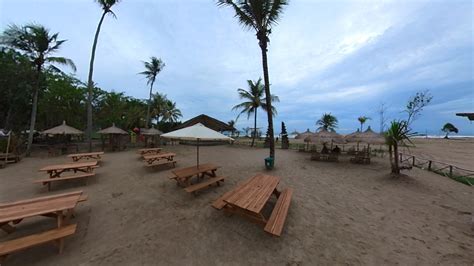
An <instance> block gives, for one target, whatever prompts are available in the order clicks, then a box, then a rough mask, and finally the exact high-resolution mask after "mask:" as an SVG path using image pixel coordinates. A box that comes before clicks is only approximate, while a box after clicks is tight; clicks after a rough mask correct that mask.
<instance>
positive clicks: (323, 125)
mask: <svg viewBox="0 0 474 266" xmlns="http://www.w3.org/2000/svg"><path fill="white" fill-rule="evenodd" d="M337 123H338V121H337V118H336V117H335V116H333V115H332V114H331V113H329V114H327V113H325V114H323V116H321V118H320V119H319V120H318V121H317V122H316V125H317V126H319V127H318V130H321V129H324V130H327V131H333V132H334V131H336V128H337Z"/></svg>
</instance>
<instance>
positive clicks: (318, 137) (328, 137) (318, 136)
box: [304, 129, 346, 149]
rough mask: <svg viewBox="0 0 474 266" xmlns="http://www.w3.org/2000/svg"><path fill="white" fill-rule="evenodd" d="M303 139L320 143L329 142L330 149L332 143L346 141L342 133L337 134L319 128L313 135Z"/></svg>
mask: <svg viewBox="0 0 474 266" xmlns="http://www.w3.org/2000/svg"><path fill="white" fill-rule="evenodd" d="M304 141H306V142H312V143H321V144H326V143H331V149H332V145H333V143H338V144H344V143H346V141H345V140H344V137H343V136H342V135H339V134H338V133H336V132H333V131H327V130H326V129H321V130H320V131H319V132H317V133H315V134H314V135H313V136H309V137H307V138H305V139H304Z"/></svg>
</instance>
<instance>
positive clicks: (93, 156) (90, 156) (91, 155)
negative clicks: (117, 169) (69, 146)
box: [67, 151, 104, 162]
mask: <svg viewBox="0 0 474 266" xmlns="http://www.w3.org/2000/svg"><path fill="white" fill-rule="evenodd" d="M101 155H104V152H103V151H99V152H88V153H77V154H69V155H68V156H67V157H69V158H72V160H73V161H74V162H77V161H80V160H82V159H85V160H100V159H101Z"/></svg>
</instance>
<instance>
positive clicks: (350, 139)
mask: <svg viewBox="0 0 474 266" xmlns="http://www.w3.org/2000/svg"><path fill="white" fill-rule="evenodd" d="M360 134H361V132H360V130H359V129H357V131H355V132H352V133H351V134H347V135H345V136H344V139H345V140H346V142H358V140H357V138H358V136H359V135H360Z"/></svg>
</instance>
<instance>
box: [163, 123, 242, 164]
mask: <svg viewBox="0 0 474 266" xmlns="http://www.w3.org/2000/svg"><path fill="white" fill-rule="evenodd" d="M161 137H163V138H170V139H181V140H193V141H197V148H196V149H197V166H198V167H199V141H201V140H226V141H231V140H233V139H232V138H230V137H227V136H226V135H223V134H221V133H219V132H217V131H214V130H212V129H210V128H207V127H205V126H204V125H203V124H201V123H197V124H195V125H192V126H190V127H185V128H182V129H178V130H175V131H171V132H168V133H165V134H163V135H161Z"/></svg>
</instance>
